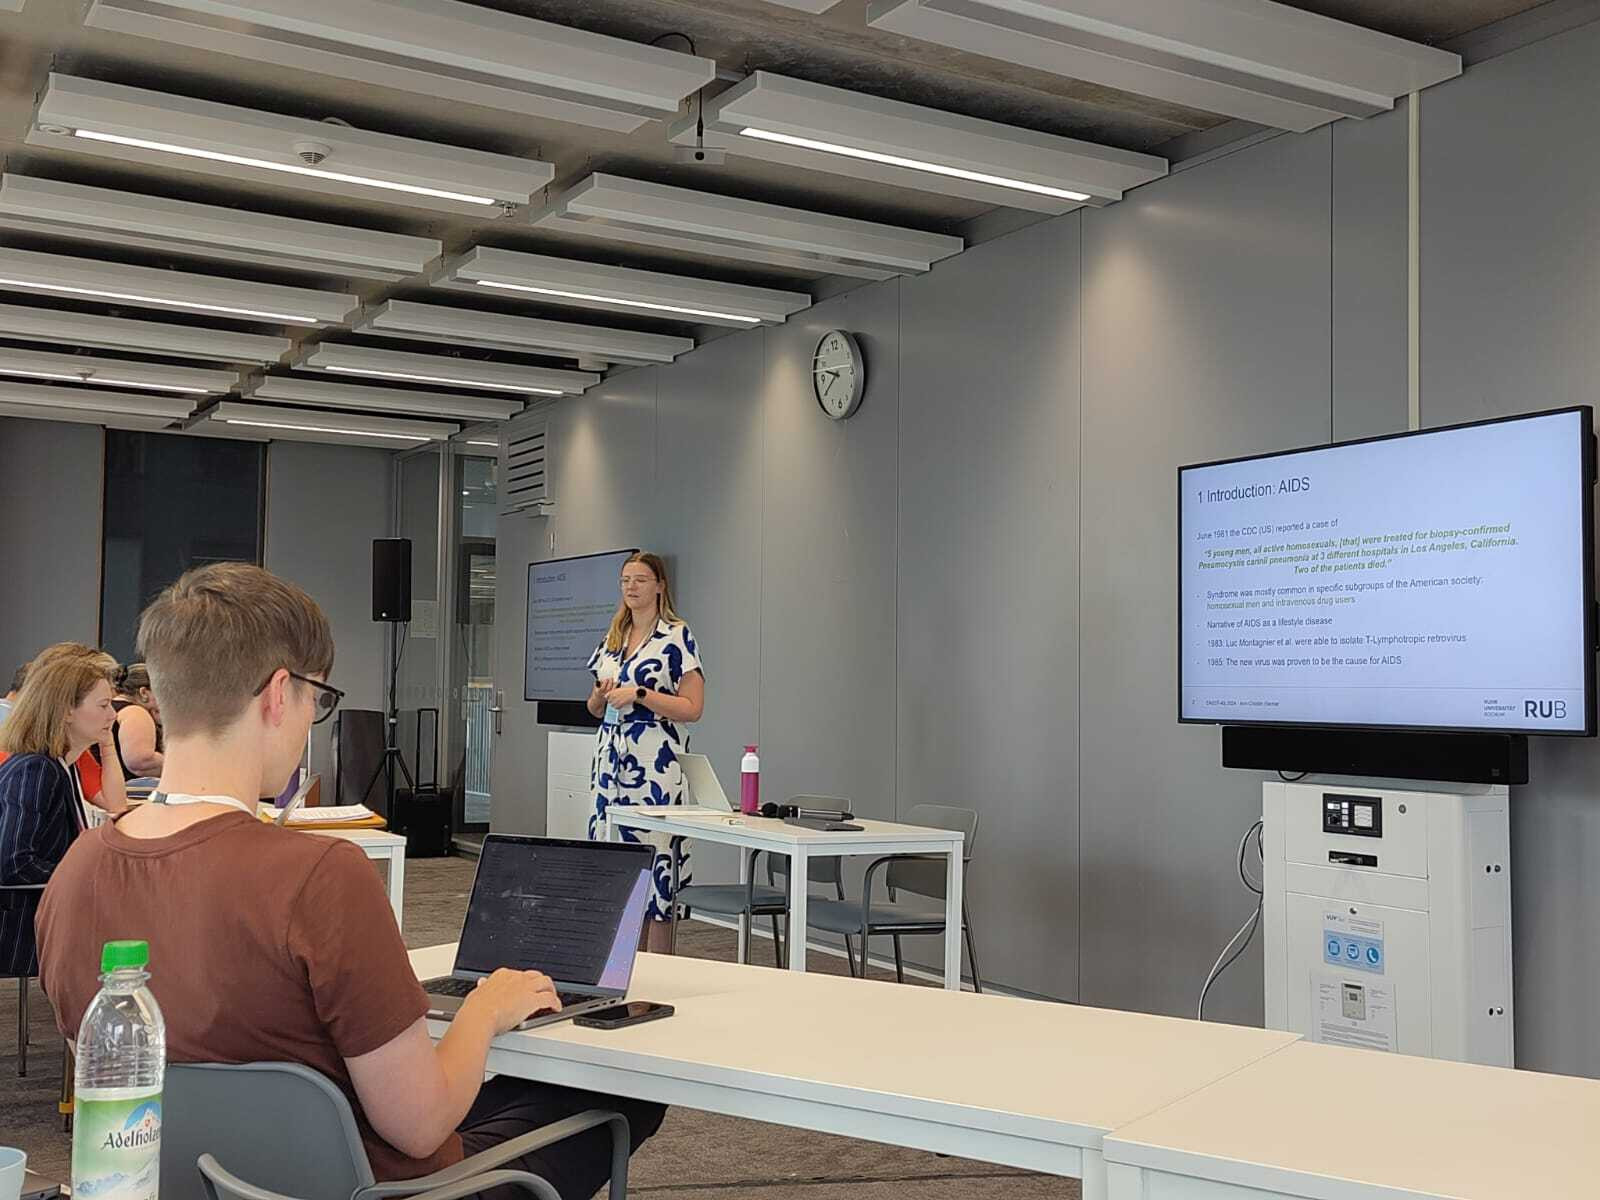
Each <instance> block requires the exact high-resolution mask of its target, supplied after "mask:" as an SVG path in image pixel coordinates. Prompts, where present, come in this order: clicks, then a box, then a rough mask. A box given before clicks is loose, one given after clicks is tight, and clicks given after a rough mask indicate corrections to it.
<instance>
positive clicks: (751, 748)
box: [744, 746, 756, 754]
mask: <svg viewBox="0 0 1600 1200" xmlns="http://www.w3.org/2000/svg"><path fill="white" fill-rule="evenodd" d="M744 752H745V753H746V754H754V753H755V752H756V748H755V747H754V746H746V747H745V748H744Z"/></svg>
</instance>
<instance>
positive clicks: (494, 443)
mask: <svg viewBox="0 0 1600 1200" xmlns="http://www.w3.org/2000/svg"><path fill="white" fill-rule="evenodd" d="M467 445H469V446H493V447H494V448H495V449H496V450H498V449H499V448H500V443H499V442H477V441H468V442H467Z"/></svg>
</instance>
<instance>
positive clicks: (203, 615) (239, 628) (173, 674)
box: [139, 563, 333, 739]
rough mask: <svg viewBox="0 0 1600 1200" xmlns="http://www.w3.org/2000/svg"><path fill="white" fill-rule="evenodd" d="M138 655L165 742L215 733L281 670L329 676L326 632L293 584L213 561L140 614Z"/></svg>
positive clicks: (330, 658) (318, 613) (329, 642)
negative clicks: (147, 674) (147, 675)
mask: <svg viewBox="0 0 1600 1200" xmlns="http://www.w3.org/2000/svg"><path fill="white" fill-rule="evenodd" d="M139 654H140V656H141V658H142V659H143V660H144V663H145V666H146V667H148V668H149V671H150V690H151V691H153V692H154V693H155V696H156V701H157V703H159V704H160V705H161V723H162V727H163V728H164V729H165V730H166V734H167V737H168V738H169V739H171V738H173V737H184V736H187V735H191V734H196V733H209V734H212V735H215V734H219V733H221V732H222V731H223V730H225V729H227V727H228V726H229V725H231V724H233V722H234V721H236V720H237V719H238V718H239V714H240V713H242V712H244V710H245V708H246V707H247V706H248V705H249V703H250V699H251V697H252V696H254V695H256V694H257V693H259V692H260V690H261V687H262V685H263V684H264V683H266V682H267V681H268V680H270V679H271V678H272V674H273V672H274V671H277V670H278V669H279V668H287V669H289V670H290V671H293V672H294V673H296V674H297V675H322V676H326V675H327V674H328V672H329V671H331V670H333V633H332V631H331V630H330V629H329V628H328V618H327V617H325V616H324V615H323V613H322V609H320V608H318V607H317V602H316V601H315V600H313V599H312V598H311V597H310V596H308V595H306V593H305V592H303V591H301V590H300V589H299V588H298V587H296V586H295V585H294V584H292V583H290V582H288V581H287V580H284V579H279V578H278V577H277V576H276V575H274V574H272V573H271V572H270V571H264V570H262V569H261V568H260V567H256V566H251V565H250V564H248V563H212V564H211V565H210V566H205V567H197V568H196V569H195V570H192V571H188V572H186V573H185V574H184V575H183V577H182V578H181V579H179V580H178V582H177V583H175V584H173V585H172V586H171V587H169V588H168V589H167V590H166V591H164V592H162V593H161V595H159V596H157V597H156V598H155V600H153V601H152V602H151V603H150V607H148V608H147V609H145V610H144V616H143V617H141V618H140V620H139Z"/></svg>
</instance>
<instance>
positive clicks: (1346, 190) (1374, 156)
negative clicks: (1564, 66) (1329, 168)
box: [1330, 98, 1429, 441]
mask: <svg viewBox="0 0 1600 1200" xmlns="http://www.w3.org/2000/svg"><path fill="white" fill-rule="evenodd" d="M1408 103H1409V101H1408V100H1401V101H1400V103H1399V104H1398V105H1397V106H1396V108H1395V111H1394V112H1392V113H1388V114H1385V115H1384V116H1381V117H1373V118H1371V119H1369V120H1366V121H1340V122H1339V123H1338V124H1336V125H1333V126H1330V131H1331V133H1332V138H1333V140H1332V143H1331V144H1332V152H1333V239H1332V242H1331V243H1330V244H1331V246H1332V249H1333V401H1334V403H1333V438H1334V440H1335V441H1346V440H1348V439H1350V438H1360V437H1373V436H1376V435H1378V434H1384V433H1398V432H1399V431H1400V430H1402V429H1404V428H1405V427H1406V420H1407V403H1406V311H1407V309H1406V289H1407V260H1406V255H1407V247H1408V245H1409V241H1408V238H1407V230H1406V223H1407V205H1408V188H1407V184H1406V170H1407V152H1406V151H1407V134H1406V125H1407V119H1408V118H1407V113H1406V105H1407V104H1408ZM1428 103H1429V98H1425V99H1424V101H1423V104H1424V106H1426V105H1427V104H1428Z"/></svg>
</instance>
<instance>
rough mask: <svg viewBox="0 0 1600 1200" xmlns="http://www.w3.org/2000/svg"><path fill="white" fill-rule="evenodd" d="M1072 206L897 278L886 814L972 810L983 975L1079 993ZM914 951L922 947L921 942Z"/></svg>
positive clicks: (929, 955) (1075, 230) (925, 953)
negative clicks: (892, 793) (895, 551)
mask: <svg viewBox="0 0 1600 1200" xmlns="http://www.w3.org/2000/svg"><path fill="white" fill-rule="evenodd" d="M1078 234H1079V225H1078V220H1077V218H1076V217H1072V218H1070V219H1068V220H1062V221H1047V222H1044V223H1042V224H1039V225H1035V226H1033V227H1031V228H1029V229H1026V230H1024V231H1022V232H1021V233H1018V234H1015V235H1013V236H1011V237H1007V238H1002V239H1000V240H999V241H995V242H990V243H989V244H987V245H983V246H979V247H977V248H975V249H973V250H969V251H968V252H967V253H965V254H963V255H961V256H960V257H959V258H956V259H953V260H952V261H951V262H949V263H948V264H946V265H945V266H944V267H942V268H941V269H940V270H938V271H936V272H933V273H932V274H929V275H924V276H921V277H918V278H915V279H907V280H905V281H904V282H903V283H902V284H901V289H902V297H903V304H902V312H901V329H902V339H903V340H902V343H901V355H900V357H901V392H902V398H901V411H900V496H899V503H900V554H899V604H898V622H897V629H898V642H899V663H898V673H897V677H898V694H899V704H898V710H899V711H898V749H899V764H900V811H901V812H902V813H904V812H905V811H906V810H907V809H909V808H910V807H911V806H912V805H915V804H922V803H931V804H950V805H957V806H962V807H969V808H977V809H979V810H980V811H981V812H982V814H983V816H982V823H981V825H980V828H979V831H978V853H977V856H976V858H975V860H974V864H973V873H972V879H971V884H972V896H973V901H974V904H975V905H976V907H977V910H978V911H977V920H978V924H979V926H980V930H981V933H982V935H983V941H982V943H981V944H980V946H979V953H980V957H981V960H982V965H983V968H984V970H985V972H986V973H988V974H989V975H990V977H991V978H993V979H1000V980H1004V981H1005V982H1006V983H1007V984H1009V985H1010V986H1012V987H1017V988H1022V989H1024V990H1027V991H1030V992H1036V993H1040V994H1043V995H1049V996H1060V997H1063V998H1069V999H1070V998H1073V997H1075V996H1076V995H1077V989H1078V978H1077V975H1078V972H1077V959H1078V946H1077V935H1078V921H1077V910H1078V628H1079V620H1078V480H1077V475H1078V465H1077V464H1078V417H1079V411H1078V408H1079V395H1078V357H1079V345H1078V329H1079V325H1078V321H1079V306H1078V301H1079V297H1078ZM920 941H921V943H922V944H921V945H920V946H919V948H918V949H919V953H918V954H917V957H918V958H919V959H922V960H924V961H927V960H930V959H931V961H934V962H937V961H938V954H939V950H938V948H937V946H930V945H928V944H927V941H926V940H925V939H924V940H920Z"/></svg>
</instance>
